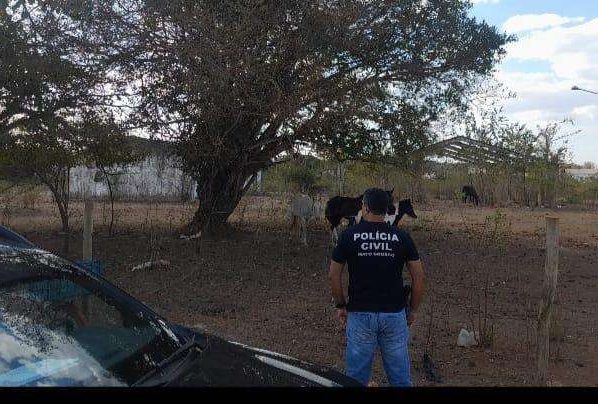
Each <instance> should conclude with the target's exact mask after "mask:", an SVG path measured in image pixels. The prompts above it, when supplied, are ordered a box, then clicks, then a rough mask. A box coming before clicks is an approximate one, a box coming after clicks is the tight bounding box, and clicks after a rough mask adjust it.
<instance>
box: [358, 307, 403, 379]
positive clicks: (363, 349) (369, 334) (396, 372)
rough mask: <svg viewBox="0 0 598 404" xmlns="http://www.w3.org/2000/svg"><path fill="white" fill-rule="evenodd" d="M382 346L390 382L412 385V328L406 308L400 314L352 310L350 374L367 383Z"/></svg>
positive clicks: (383, 360)
mask: <svg viewBox="0 0 598 404" xmlns="http://www.w3.org/2000/svg"><path fill="white" fill-rule="evenodd" d="M378 347H379V348H380V353H381V354H382V363H383V364H384V371H385V372H386V376H387V377H388V381H389V382H390V384H391V385H392V386H396V387H409V386H411V367H410V363H409V328H408V327H407V318H406V316H405V310H402V311H400V312H398V313H363V312H349V313H348V318H347V352H346V355H347V375H349V376H351V377H352V378H354V379H355V380H357V381H359V382H361V383H362V384H363V385H367V384H368V382H369V380H370V374H371V372H372V362H373V360H374V354H375V352H376V348H378Z"/></svg>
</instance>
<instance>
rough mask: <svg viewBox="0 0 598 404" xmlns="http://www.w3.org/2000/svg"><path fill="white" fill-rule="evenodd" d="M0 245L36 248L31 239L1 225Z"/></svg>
mask: <svg viewBox="0 0 598 404" xmlns="http://www.w3.org/2000/svg"><path fill="white" fill-rule="evenodd" d="M0 246H6V247H14V248H35V245H34V244H33V243H32V242H31V241H29V240H27V239H26V238H25V237H23V236H21V235H20V234H18V233H16V232H15V231H13V230H10V229H9V228H8V227H5V226H0Z"/></svg>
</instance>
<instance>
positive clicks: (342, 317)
mask: <svg viewBox="0 0 598 404" xmlns="http://www.w3.org/2000/svg"><path fill="white" fill-rule="evenodd" d="M336 316H337V317H338V320H339V321H340V322H341V325H342V326H343V327H346V326H347V309H346V308H344V307H343V308H342V309H336Z"/></svg>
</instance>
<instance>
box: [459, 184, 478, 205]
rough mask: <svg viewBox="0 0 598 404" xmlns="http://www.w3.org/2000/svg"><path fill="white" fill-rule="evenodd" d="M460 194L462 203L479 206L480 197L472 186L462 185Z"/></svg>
mask: <svg viewBox="0 0 598 404" xmlns="http://www.w3.org/2000/svg"><path fill="white" fill-rule="evenodd" d="M461 193H462V194H463V203H467V202H473V203H475V204H476V206H477V205H479V204H480V197H479V196H478V193H477V192H476V190H475V188H474V187H473V185H463V189H462V190H461Z"/></svg>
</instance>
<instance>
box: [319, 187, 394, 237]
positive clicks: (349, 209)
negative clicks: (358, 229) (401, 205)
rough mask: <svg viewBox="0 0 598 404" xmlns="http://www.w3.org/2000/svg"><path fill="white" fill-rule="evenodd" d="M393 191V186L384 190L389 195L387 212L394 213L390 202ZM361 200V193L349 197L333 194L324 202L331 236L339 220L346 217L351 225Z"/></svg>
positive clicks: (354, 220) (357, 212) (353, 222)
mask: <svg viewBox="0 0 598 404" xmlns="http://www.w3.org/2000/svg"><path fill="white" fill-rule="evenodd" d="M393 192H394V188H393V189H391V190H390V191H386V193H388V196H389V204H388V210H387V214H389V215H394V214H395V212H396V208H395V206H394V205H393V203H392V193H393ZM362 202H363V194H361V195H359V196H358V197H357V198H350V197H346V196H335V197H334V198H331V199H330V200H329V201H328V202H326V210H325V212H324V215H325V216H326V219H327V220H328V222H329V223H330V230H331V231H332V233H333V236H334V235H336V228H337V227H338V225H339V224H341V221H342V220H343V218H344V219H347V220H348V221H349V226H352V225H354V224H355V222H356V218H357V215H358V214H359V211H360V210H361V205H362Z"/></svg>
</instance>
